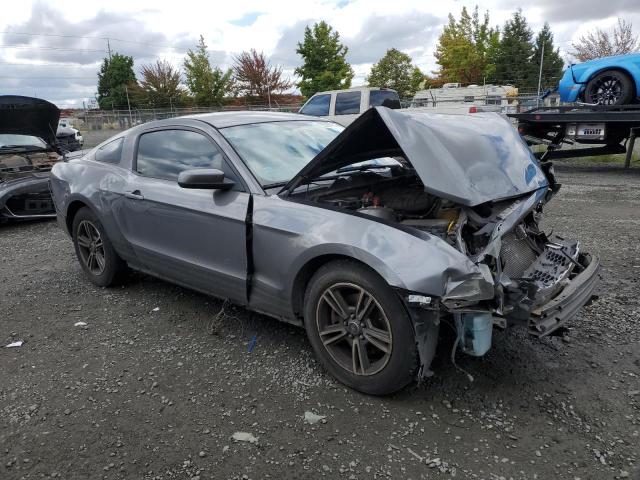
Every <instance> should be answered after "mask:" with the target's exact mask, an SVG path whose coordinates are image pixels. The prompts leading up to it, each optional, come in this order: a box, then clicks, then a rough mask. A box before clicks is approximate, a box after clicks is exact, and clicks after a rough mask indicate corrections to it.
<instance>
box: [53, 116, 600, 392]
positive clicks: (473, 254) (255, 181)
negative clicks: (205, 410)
mask: <svg viewBox="0 0 640 480" xmlns="http://www.w3.org/2000/svg"><path fill="white" fill-rule="evenodd" d="M558 188H559V185H557V184H556V182H555V179H554V177H553V170H552V168H550V165H548V164H547V165H544V166H541V165H539V164H538V163H537V161H536V160H535V158H534V157H533V156H532V155H531V153H530V151H529V150H528V148H527V147H526V145H525V144H524V143H523V142H522V141H521V139H520V138H519V136H518V134H517V132H516V131H515V129H514V128H513V127H512V126H511V125H510V124H509V123H508V122H507V121H506V120H504V119H502V118H501V117H499V116H498V115H495V114H478V115H433V114H424V113H413V114H411V113H405V112H400V111H394V110H389V109H387V108H384V107H377V108H373V109H370V110H368V111H367V112H366V113H364V114H363V115H362V116H361V117H359V118H358V119H357V120H356V121H355V122H354V123H353V124H351V125H350V126H349V127H348V128H346V129H343V128H342V127H341V126H339V125H337V124H335V123H332V122H329V121H324V120H319V119H317V118H312V117H305V116H302V115H296V114H281V113H265V112H233V113H212V114H205V115H197V116H190V117H183V118H174V119H169V120H162V121H157V122H152V123H147V124H144V125H140V126H137V127H134V128H132V129H130V130H128V131H126V132H124V133H122V134H119V135H117V136H115V137H113V138H111V139H109V140H107V141H106V142H104V143H103V144H101V145H99V146H98V147H96V148H94V149H93V150H91V151H90V152H89V153H87V154H86V155H85V156H83V157H82V158H79V159H73V160H68V161H65V162H61V163H58V164H56V165H55V166H54V168H53V170H52V176H51V190H52V193H53V198H54V203H55V206H56V210H57V212H58V221H59V223H60V225H61V226H62V227H63V228H64V229H65V230H66V231H67V232H68V233H69V234H70V236H71V238H72V239H73V243H74V245H75V250H76V253H77V256H78V260H79V262H80V265H81V266H82V269H83V270H84V271H85V273H86V274H87V276H88V277H89V279H90V280H91V281H92V282H94V283H95V284H97V285H101V286H109V285H112V284H114V283H116V282H118V281H121V280H122V277H123V274H124V273H125V272H126V270H127V268H133V269H136V270H140V271H142V272H146V273H148V274H150V275H154V276H157V277H160V278H163V279H166V280H168V281H170V282H174V283H177V284H180V285H183V286H185V287H189V288H192V289H195V290H198V291H201V292H205V293H207V294H211V295H214V296H216V297H220V298H224V299H227V300H229V301H231V302H234V303H236V304H238V305H243V306H245V307H246V308H248V309H251V310H253V311H256V312H262V313H264V314H267V315H270V316H272V317H276V318H278V319H281V320H284V321H287V322H291V323H294V324H298V325H301V326H304V327H305V328H306V332H307V335H308V337H309V340H310V342H311V345H312V346H313V349H314V350H315V353H316V354H317V356H318V358H319V359H320V360H321V362H322V363H323V365H324V366H325V367H326V368H327V370H328V371H329V372H330V373H331V374H333V375H334V376H335V377H336V378H337V379H338V380H339V381H341V382H343V383H344V384H346V385H349V386H350V387H352V388H355V389H357V390H360V391H362V392H366V393H371V394H386V393H390V392H393V391H396V390H398V389H400V388H402V387H404V386H406V385H407V384H408V383H410V382H411V381H412V380H413V379H415V378H416V377H417V376H427V375H429V374H430V373H431V372H430V370H429V367H430V364H431V361H432V359H433V356H434V352H435V349H436V344H437V342H438V331H439V326H440V324H441V321H448V322H450V323H451V324H452V325H453V326H454V327H455V330H456V332H457V336H456V339H455V342H454V345H453V349H454V352H452V353H453V354H455V350H456V349H460V350H462V351H463V352H465V353H468V354H471V355H476V356H479V355H483V354H485V353H486V352H487V351H488V349H489V348H490V347H491V338H492V331H493V328H506V327H508V326H521V327H523V328H526V329H528V331H529V333H530V334H532V335H534V336H543V335H548V334H550V333H551V332H553V331H554V330H557V329H558V328H559V327H560V326H562V325H563V324H565V322H567V320H568V319H569V318H571V317H572V316H573V315H574V314H575V313H576V311H577V310H578V309H579V308H580V307H581V306H582V305H584V304H585V303H587V302H589V301H590V300H591V298H592V296H593V290H594V288H595V286H596V284H597V281H598V276H599V273H598V272H599V262H598V260H597V258H595V257H593V256H590V255H588V254H587V253H584V252H583V251H581V249H580V245H579V243H578V242H577V241H574V240H568V239H565V238H561V237H557V236H556V237H549V236H547V235H546V234H545V233H544V232H543V231H542V230H541V229H540V228H539V221H540V218H541V216H542V211H543V208H544V205H545V203H546V202H547V201H548V200H549V199H550V198H551V197H552V196H553V194H554V192H555V191H556V190H557V189H558Z"/></svg>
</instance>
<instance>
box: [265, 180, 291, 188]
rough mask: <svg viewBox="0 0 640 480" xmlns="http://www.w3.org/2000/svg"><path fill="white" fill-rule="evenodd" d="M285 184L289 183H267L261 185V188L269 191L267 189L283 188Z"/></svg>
mask: <svg viewBox="0 0 640 480" xmlns="http://www.w3.org/2000/svg"><path fill="white" fill-rule="evenodd" d="M287 183H289V181H286V182H274V183H267V184H266V185H263V186H262V188H264V189H269V188H278V187H284V186H285V185H286V184H287Z"/></svg>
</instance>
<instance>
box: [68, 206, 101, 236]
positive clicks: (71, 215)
mask: <svg viewBox="0 0 640 480" xmlns="http://www.w3.org/2000/svg"><path fill="white" fill-rule="evenodd" d="M84 207H87V208H88V209H89V210H91V211H92V212H93V213H94V214H95V213H96V212H95V211H94V210H93V208H91V205H90V204H89V202H87V201H86V199H84V198H74V199H73V200H71V201H70V202H69V205H68V206H67V214H66V216H65V223H66V227H67V232H69V235H71V236H73V232H72V228H73V219H74V218H75V216H76V215H77V213H78V212H79V211H80V209H81V208H84Z"/></svg>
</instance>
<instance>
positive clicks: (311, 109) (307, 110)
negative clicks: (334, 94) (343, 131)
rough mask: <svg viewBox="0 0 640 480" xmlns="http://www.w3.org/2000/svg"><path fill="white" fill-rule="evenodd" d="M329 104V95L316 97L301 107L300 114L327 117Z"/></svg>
mask: <svg viewBox="0 0 640 480" xmlns="http://www.w3.org/2000/svg"><path fill="white" fill-rule="evenodd" d="M330 104H331V95H330V94H325V95H318V96H315V97H313V98H312V99H311V100H309V101H308V102H307V104H306V105H305V106H304V107H302V110H300V113H302V114H303V115H313V116H315V117H322V116H325V115H329V105H330Z"/></svg>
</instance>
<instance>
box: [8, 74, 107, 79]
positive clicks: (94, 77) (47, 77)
mask: <svg viewBox="0 0 640 480" xmlns="http://www.w3.org/2000/svg"><path fill="white" fill-rule="evenodd" d="M96 77H97V74H96V75H95V76H93V77H50V76H46V77H13V76H7V75H0V78H10V79H12V80H95V79H96Z"/></svg>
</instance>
